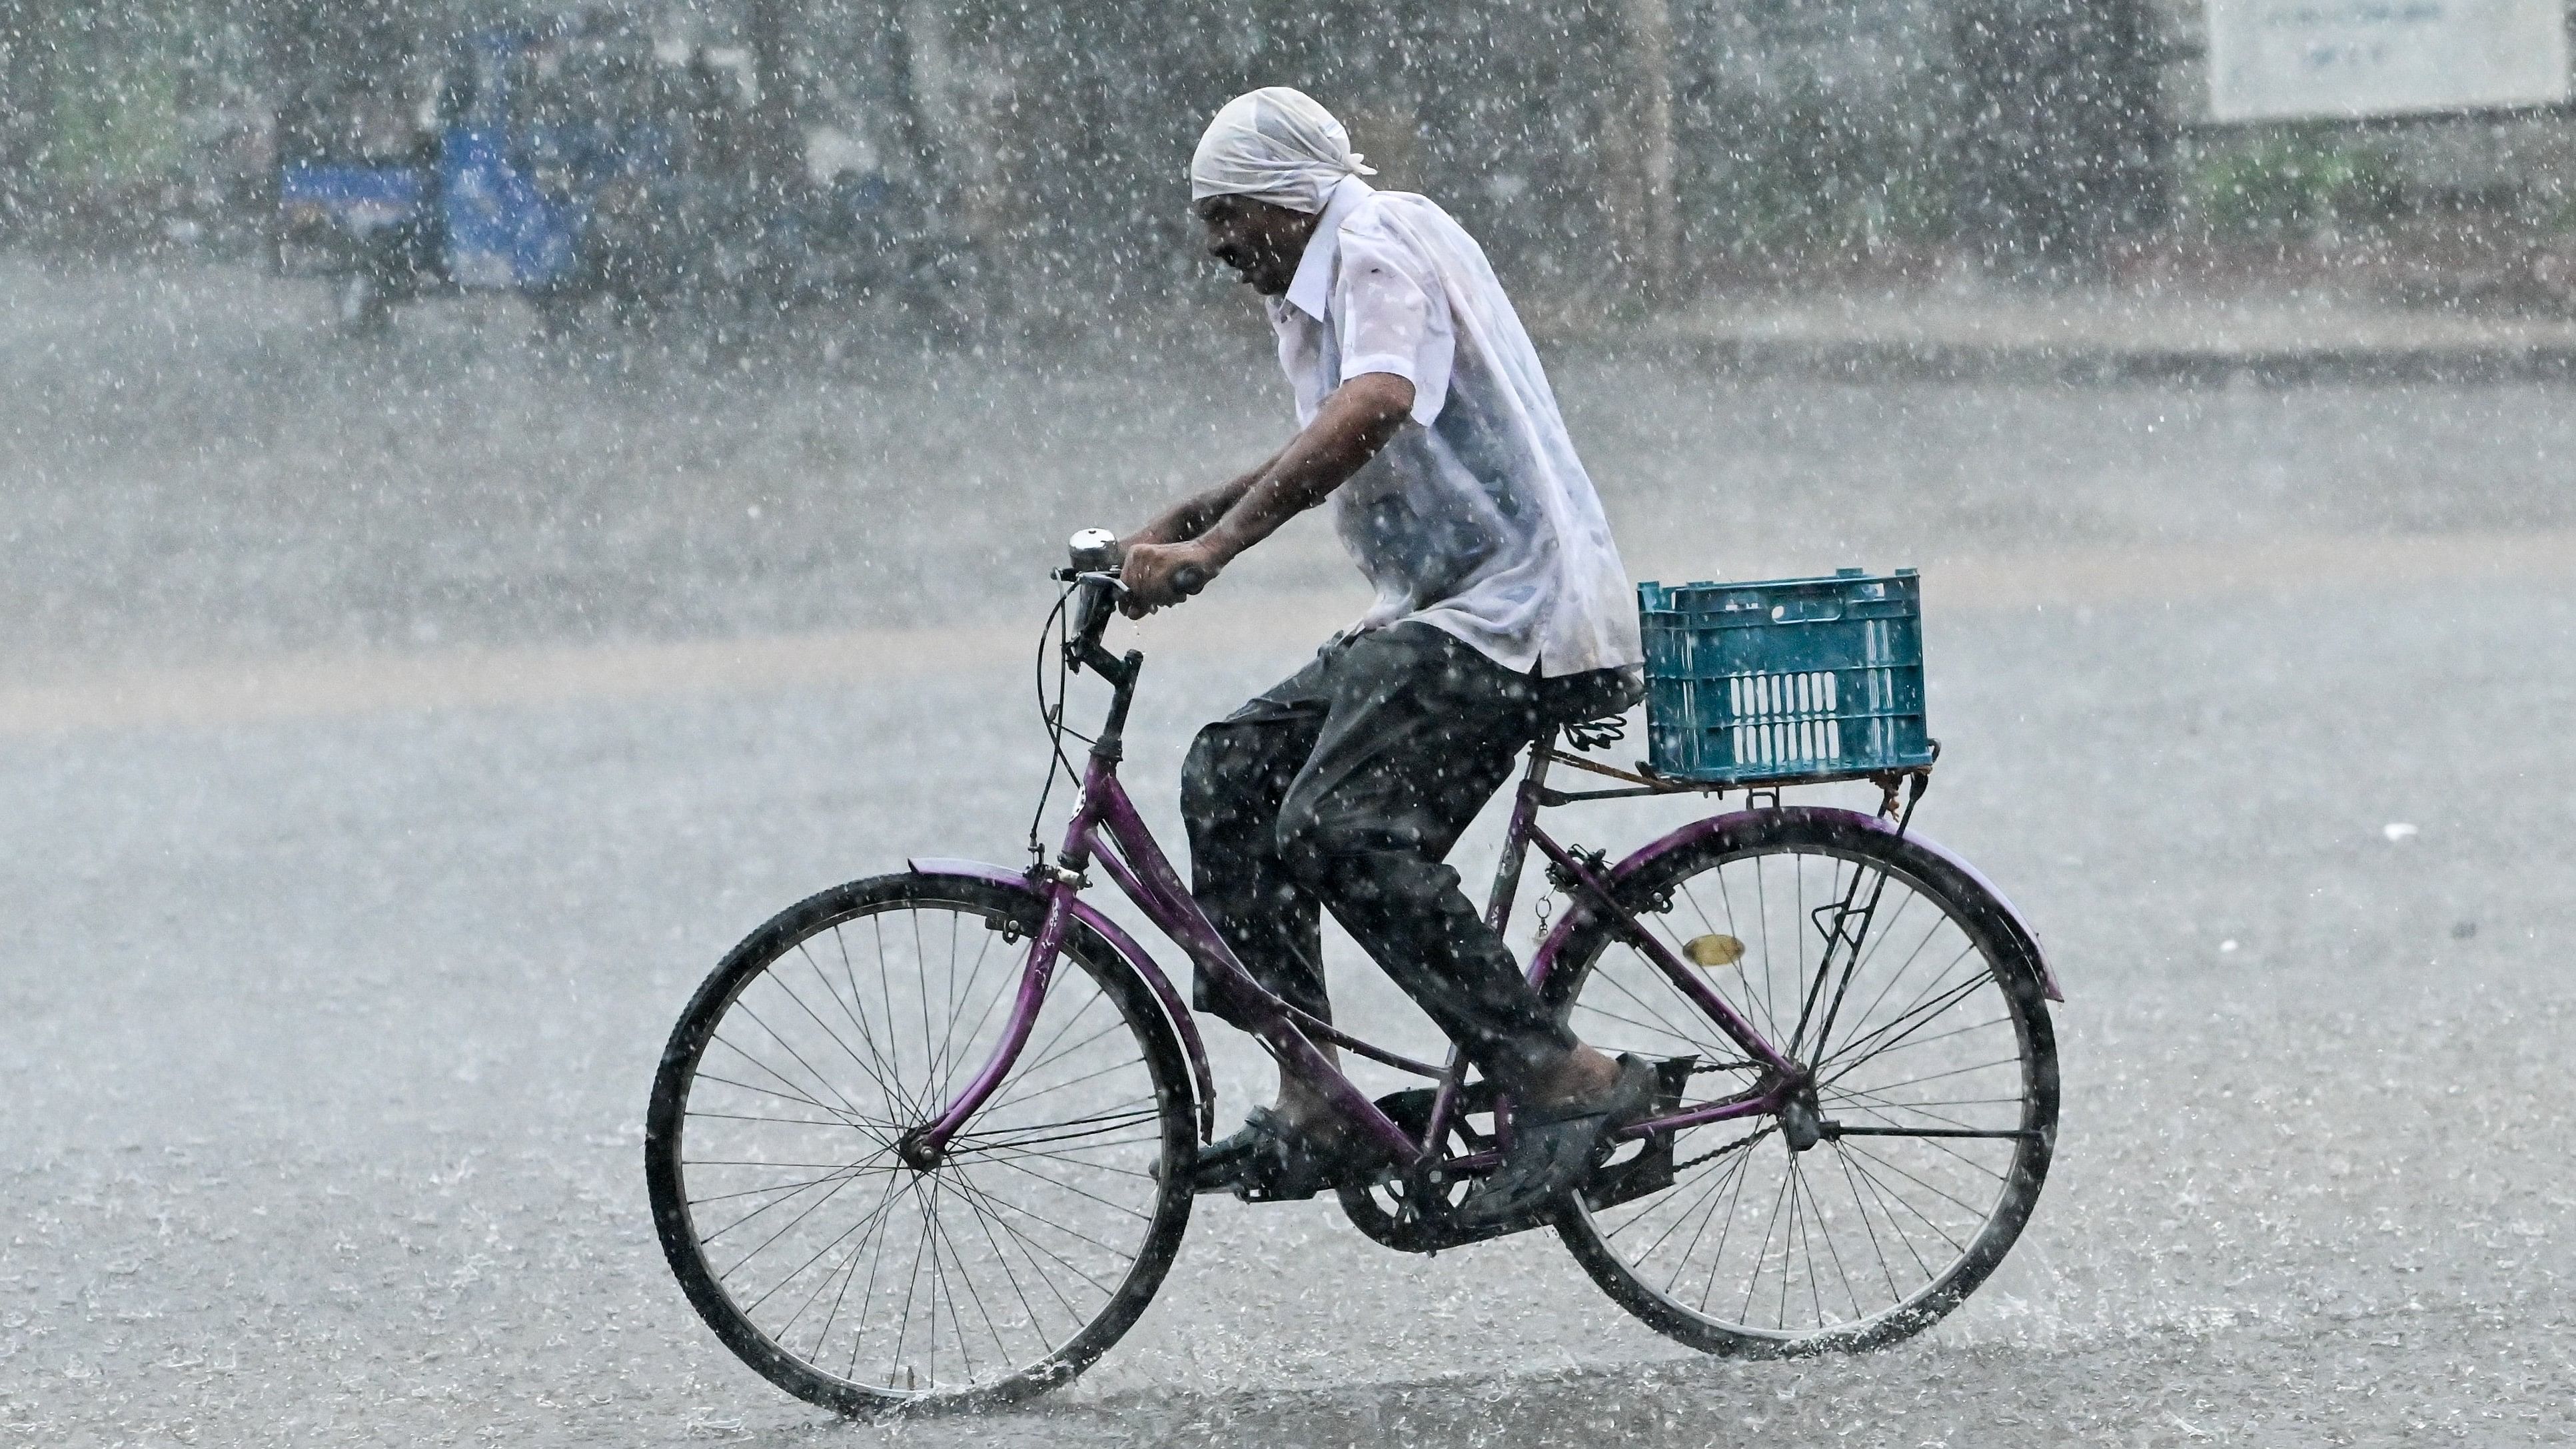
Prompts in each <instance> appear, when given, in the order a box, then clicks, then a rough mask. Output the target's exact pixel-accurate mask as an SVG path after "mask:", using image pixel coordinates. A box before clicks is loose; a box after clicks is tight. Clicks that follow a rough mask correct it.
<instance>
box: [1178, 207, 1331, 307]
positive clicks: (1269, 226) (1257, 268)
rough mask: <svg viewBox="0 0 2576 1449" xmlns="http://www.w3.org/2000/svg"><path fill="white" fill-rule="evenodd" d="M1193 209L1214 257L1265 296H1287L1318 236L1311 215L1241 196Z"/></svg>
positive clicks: (1245, 283) (1209, 250) (1210, 253)
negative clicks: (1299, 262)
mask: <svg viewBox="0 0 2576 1449" xmlns="http://www.w3.org/2000/svg"><path fill="white" fill-rule="evenodd" d="M1190 210H1191V211H1192V212H1194V213H1196V214H1197V216H1198V219H1199V225H1200V226H1202V227H1204V228H1206V230H1207V249H1208V255H1209V256H1212V257H1214V258H1216V259H1217V260H1218V261H1220V262H1223V263H1225V264H1226V265H1227V266H1229V267H1232V268H1234V274H1235V276H1236V277H1237V278H1239V279H1240V280H1241V281H1242V282H1243V284H1244V285H1245V286H1247V287H1250V288H1251V289H1252V290H1254V291H1256V292H1259V293H1260V294H1261V295H1263V296H1265V297H1277V296H1281V295H1283V294H1285V293H1286V292H1287V290H1288V283H1289V281H1290V279H1292V278H1294V277H1295V276H1296V275H1297V259H1298V258H1300V257H1302V256H1304V255H1305V254H1306V238H1308V237H1310V236H1312V235H1314V233H1315V218H1314V217H1312V216H1309V215H1307V214H1306V213H1305V212H1302V211H1291V210H1289V209H1288V208H1287V207H1284V206H1273V205H1271V204H1270V203H1269V202H1266V201H1253V200H1250V199H1249V198H1246V197H1241V196H1211V197H1208V198H1207V199H1206V200H1204V201H1200V202H1198V203H1196V204H1194V205H1193V206H1191V208H1190Z"/></svg>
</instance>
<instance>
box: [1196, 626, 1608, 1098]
mask: <svg viewBox="0 0 2576 1449" xmlns="http://www.w3.org/2000/svg"><path fill="white" fill-rule="evenodd" d="M1637 693H1638V690H1637V687H1636V682H1635V676H1634V674H1633V673H1631V672H1626V671H1619V670H1604V671H1601V672H1599V673H1596V674H1584V675H1574V676H1568V677H1563V678H1555V679H1547V678H1540V677H1537V676H1535V675H1520V674H1515V673H1513V672H1512V671H1510V670H1508V669H1505V668H1503V667H1502V666H1501V665H1498V664H1495V663H1494V662H1493V661H1491V660H1489V659H1487V658H1485V656H1484V655H1482V654H1479V653H1478V652H1476V651H1475V650H1474V649H1473V648H1471V647H1469V646H1468V645H1466V644H1463V643H1461V642H1459V641H1458V640H1457V639H1455V638H1453V637H1451V636H1450V635H1448V634H1446V633H1443V632H1442V631H1440V630H1438V629H1435V628H1432V627H1431V626H1429V625H1427V624H1398V625H1395V626H1393V627H1391V628H1387V629H1380V630H1376V631H1373V632H1371V633H1367V634H1362V635H1359V636H1357V637H1355V638H1350V639H1345V640H1338V641H1336V642H1334V643H1333V644H1330V645H1327V646H1326V647H1325V649H1324V650H1323V652H1322V653H1320V654H1318V655H1317V656H1316V658H1315V660H1314V662H1313V663H1311V664H1309V665H1307V666H1306V667H1305V668H1303V669H1301V670H1299V671H1297V673H1296V674H1294V675H1292V676H1290V677H1289V678H1288V679H1287V680H1285V681H1283V682H1281V683H1280V684H1278V685H1276V686H1274V687H1273V688H1271V689H1269V690H1268V691H1266V692H1264V693H1262V694H1261V695H1260V696H1258V697H1256V698H1255V699H1253V700H1252V701H1251V702H1250V703H1248V704H1246V705H1245V706H1244V707H1243V708H1241V709H1239V710H1236V711H1235V712H1234V713H1233V714H1232V715H1230V716H1228V717H1226V718H1225V719H1222V720H1219V721H1217V722H1216V723H1215V724H1212V725H1209V726H1208V727H1207V728H1206V729H1203V730H1201V731H1200V732H1199V736H1198V739H1197V741H1196V743H1194V744H1193V745H1192V746H1191V748H1190V756H1189V763H1188V765H1187V766H1186V768H1185V769H1184V771H1183V773H1182V776H1181V814H1182V818H1183V819H1184V820H1185V821H1186V822H1187V824H1188V826H1189V832H1190V867H1191V873H1192V876H1193V881H1192V885H1193V889H1194V891H1195V893H1196V895H1197V897H1198V902H1199V905H1200V906H1201V907H1202V908H1203V909H1205V910H1206V911H1207V913H1208V917H1209V919H1210V920H1212V921H1213V922H1214V923H1215V924H1216V927H1217V929H1218V930H1219V931H1221V932H1223V933H1224V935H1225V939H1226V942H1227V944H1228V945H1230V946H1232V947H1233V948H1234V952H1235V954H1236V956H1237V957H1239V958H1240V959H1241V960H1242V962H1243V964H1244V966H1245V967H1246V968H1247V969H1248V970H1249V971H1250V972H1251V973H1252V975H1253V977H1254V978H1255V979H1256V980H1258V981H1260V982H1261V983H1262V984H1263V985H1264V986H1266V987H1268V988H1269V989H1270V990H1271V991H1273V992H1275V993H1277V994H1278V995H1279V996H1280V997H1282V998H1284V999H1285V1000H1287V1001H1288V1002H1290V1003H1292V1004H1293V1005H1295V1006H1297V1007H1299V1008H1300V1009H1302V1010H1305V1011H1308V1012H1312V1013H1313V1014H1314V1015H1316V1016H1318V1017H1320V1018H1323V1019H1324V1020H1327V1021H1329V1020H1331V1019H1332V1002H1331V998H1330V997H1329V995H1328V994H1327V993H1326V991H1325V987H1324V972H1323V957H1322V931H1323V921H1322V917H1321V915H1320V913H1319V909H1318V908H1319V907H1329V908H1330V909H1331V910H1332V912H1333V917H1334V919H1336V920H1338V921H1340V922H1341V923H1342V926H1343V928H1344V929H1345V930H1348V931H1349V932H1350V933H1351V935H1352V937H1353V938H1354V939H1356V940H1357V941H1358V942H1359V943H1360V945H1361V947H1362V948H1363V949H1365V950H1366V951H1367V952H1368V953H1369V955H1370V956H1371V957H1372V958H1374V959H1375V960H1376V961H1377V963H1378V965H1379V966H1381V967H1383V968H1384V969H1385V970H1386V972H1387V974H1388V975H1390V976H1392V977H1394V978H1395V981H1396V984H1397V985H1399V986H1401V987H1403V988H1404V990H1405V991H1406V993H1407V994H1409V995H1411V996H1412V997H1413V999H1414V1000H1415V1001H1416V1002H1418V1003H1420V1004H1421V1006H1422V1009H1423V1010H1424V1011H1425V1012H1427V1013H1428V1014H1429V1015H1430V1017H1431V1019H1432V1020H1433V1021H1434V1022H1436V1023H1438V1024H1439V1026H1440V1028H1441V1029H1442V1030H1443V1031H1445V1032H1447V1033H1448V1034H1449V1036H1450V1038H1451V1040H1453V1041H1456V1042H1457V1043H1458V1044H1459V1045H1461V1046H1463V1047H1464V1048H1466V1051H1467V1056H1468V1059H1469V1060H1470V1061H1472V1062H1474V1063H1475V1064H1476V1065H1477V1066H1478V1067H1479V1068H1481V1069H1482V1070H1483V1071H1484V1073H1485V1075H1486V1076H1487V1077H1488V1078H1490V1079H1492V1080H1494V1081H1495V1082H1496V1083H1498V1084H1499V1085H1501V1086H1502V1087H1503V1089H1504V1090H1506V1091H1509V1092H1513V1093H1514V1094H1516V1095H1519V1094H1524V1093H1526V1091H1527V1089H1528V1083H1529V1081H1530V1078H1531V1077H1532V1075H1533V1074H1534V1073H1541V1072H1545V1071H1547V1070H1548V1069H1550V1068H1552V1067H1553V1066H1554V1065H1555V1064H1556V1063H1557V1062H1558V1060H1559V1059H1560V1058H1562V1057H1563V1055H1564V1054H1565V1053H1566V1052H1567V1051H1568V1050H1570V1049H1571V1048H1572V1047H1573V1045H1574V1037H1573V1034H1572V1033H1571V1032H1569V1031H1567V1030H1566V1028H1565V1027H1564V1025H1563V1024H1562V1023H1559V1022H1557V1021H1555V1020H1553V1019H1551V1018H1550V1017H1549V1015H1548V1013H1547V1011H1546V1010H1545V1009H1544V1008H1543V1007H1542V1006H1541V1005H1540V1004H1539V1000H1538V995H1537V993H1536V992H1534V991H1532V990H1531V989H1530V986H1529V983H1528V982H1527V981H1526V980H1524V979H1523V978H1522V975H1521V968H1520V964H1519V963H1518V962H1516V961H1515V960H1513V959H1512V953H1511V951H1510V949H1509V948H1508V947H1507V946H1505V945H1504V943H1503V939H1502V937H1501V936H1500V935H1499V934H1497V933H1496V932H1495V931H1494V930H1493V929H1492V928H1491V927H1488V926H1487V925H1486V924H1485V922H1484V921H1483V919H1482V918H1481V917H1480V916H1479V915H1478V913H1477V908H1476V906H1475V905H1474V904H1473V903H1472V902H1470V901H1469V900H1468V899H1467V896H1466V893H1465V892H1464V891H1462V890H1461V889H1460V888H1459V880H1458V873H1457V872H1456V871H1454V870H1452V869H1450V868H1449V867H1448V866H1447V865H1445V864H1443V863H1442V862H1443V860H1444V858H1445V857H1446V856H1447V855H1448V854H1449V849H1450V847H1451V846H1453V845H1455V844H1456V843H1457V840H1458V835H1459V833H1460V832H1461V831H1463V830H1465V829H1466V828H1467V825H1468V823H1469V822H1470V821H1472V820H1474V819H1475V816H1476V812H1477V811H1478V810H1479V809H1482V808H1483V806H1484V804H1485V801H1486V800H1488V799H1489V798H1491V797H1492V795H1493V793H1494V791H1495V790H1496V789H1497V788H1499V787H1500V786H1501V785H1502V783H1503V782H1504V781H1505V780H1506V779H1508V778H1510V776H1511V773H1512V766H1513V763H1514V760H1515V759H1516V757H1517V755H1518V752H1519V751H1520V749H1521V748H1522V747H1523V746H1525V745H1527V744H1528V743H1529V742H1530V741H1531V739H1533V738H1534V737H1535V736H1536V735H1537V734H1538V732H1539V730H1540V729H1541V728H1542V727H1544V726H1546V725H1551V724H1562V723H1564V722H1566V721H1569V720H1576V719H1590V718H1596V717H1598V716H1600V715H1604V714H1610V713H1615V712H1617V711H1619V710H1622V709H1625V708H1627V707H1628V705H1630V704H1632V703H1634V702H1635V700H1636V696H1637ZM1196 994H1197V997H1198V1006H1199V1008H1200V1009H1201V1010H1203V1011H1208V1012H1212V1013H1214V1014H1216V1015H1218V1016H1220V1017H1225V1016H1228V1015H1229V1012H1228V1004H1227V1003H1225V1002H1223V1001H1219V1000H1214V999H1212V997H1213V993H1211V991H1210V990H1209V988H1208V985H1207V983H1206V982H1205V981H1204V980H1202V981H1200V982H1199V983H1198V990H1197V993H1196Z"/></svg>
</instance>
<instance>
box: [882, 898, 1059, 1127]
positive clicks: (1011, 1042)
mask: <svg viewBox="0 0 2576 1449" xmlns="http://www.w3.org/2000/svg"><path fill="white" fill-rule="evenodd" d="M1073 892H1074V883H1073V882H1071V881H1067V880H1062V879H1055V880H1050V881H1049V883H1048V888H1047V894H1046V914H1045V915H1044V916H1042V917H1040V918H1039V921H1038V930H1037V934H1036V935H1035V936H1033V937H1031V938H1030V940H1029V957H1028V964H1027V965H1025V966H1023V967H1022V968H1021V970H1020V992H1019V996H1018V997H1017V998H1016V999H1014V1000H1013V1001H1012V1003H1011V1015H1010V1017H1009V1019H1008V1020H1006V1021H1005V1022H1003V1024H1002V1039H1001V1040H1000V1041H999V1042H997V1043H996V1044H995V1045H994V1050H993V1054H992V1056H991V1057H989V1058H987V1059H986V1060H985V1062H984V1065H983V1068H982V1069H981V1070H980V1071H978V1072H976V1073H975V1078H974V1080H972V1081H970V1082H968V1083H967V1084H966V1090H964V1091H962V1092H960V1093H958V1094H957V1097H956V1099H955V1100H954V1101H952V1102H950V1103H949V1104H948V1108H947V1110H946V1111H943V1112H941V1113H940V1114H939V1116H938V1117H937V1118H935V1119H933V1120H932V1121H931V1122H929V1123H928V1124H926V1125H924V1126H920V1127H915V1128H914V1129H912V1130H911V1131H909V1132H906V1133H905V1134H903V1136H902V1137H900V1138H898V1139H896V1141H895V1149H894V1150H895V1155H896V1156H897V1157H900V1158H902V1159H903V1160H904V1161H905V1162H906V1163H907V1164H909V1165H911V1166H913V1167H915V1168H918V1169H920V1170H922V1171H924V1172H927V1171H929V1170H930V1169H932V1168H934V1167H937V1166H938V1165H939V1164H940V1162H941V1161H942V1160H943V1159H945V1158H946V1157H947V1155H948V1140H949V1139H950V1138H952V1137H954V1136H956V1135H957V1132H958V1130H959V1129H960V1128H962V1127H964V1126H965V1125H966V1120H967V1119H968V1118H970V1117H972V1116H974V1115H975V1113H976V1112H977V1111H979V1110H980V1109H982V1107H983V1105H984V1103H985V1102H986V1101H987V1100H988V1099H990V1098H991V1097H992V1095H993V1092H994V1090H995V1089H996V1088H998V1087H1000V1086H1001V1085H1002V1079H1003V1078H1004V1077H1007V1076H1009V1075H1010V1073H1011V1068H1012V1067H1013V1066H1016V1065H1017V1064H1018V1063H1019V1060H1020V1053H1021V1051H1022V1050H1024V1049H1025V1048H1026V1047H1027V1046H1028V1044H1029V1034H1030V1033H1031V1032H1033V1031H1035V1030H1036V1029H1037V1024H1038V1012H1039V1011H1040V1010H1041V1009H1042V1008H1043V1007H1045V1005H1046V994H1047V983H1049V982H1050V981H1053V980H1054V979H1055V968H1056V963H1057V962H1058V961H1059V960H1061V959H1062V958H1063V954H1064V933H1065V930H1066V929H1067V926H1068V924H1069V923H1070V922H1071V921H1072V919H1073V909H1072V907H1073Z"/></svg>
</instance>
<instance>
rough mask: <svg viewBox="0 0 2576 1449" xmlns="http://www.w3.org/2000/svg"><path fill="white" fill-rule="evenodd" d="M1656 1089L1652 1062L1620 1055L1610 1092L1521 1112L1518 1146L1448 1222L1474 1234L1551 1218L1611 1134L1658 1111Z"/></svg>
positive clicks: (1516, 1114) (1515, 1126) (1515, 1124)
mask: <svg viewBox="0 0 2576 1449" xmlns="http://www.w3.org/2000/svg"><path fill="white" fill-rule="evenodd" d="M1655 1087H1656V1080H1655V1068H1654V1064H1653V1063H1651V1062H1648V1061H1646V1060H1645V1059H1643V1058H1641V1057H1634V1056H1622V1057H1620V1058H1619V1075H1618V1079H1617V1081H1616V1082H1614V1083H1613V1084H1612V1085H1611V1086H1610V1088H1609V1090H1608V1091H1606V1092H1603V1093H1600V1094H1597V1095H1594V1096H1592V1097H1589V1098H1588V1099H1580V1100H1577V1101H1575V1102H1571V1103H1566V1104H1562V1105H1559V1106H1554V1107H1532V1108H1527V1109H1515V1110H1514V1111H1513V1113H1512V1150H1511V1151H1510V1152H1509V1153H1507V1154H1506V1155H1505V1156H1504V1158H1503V1164H1502V1166H1500V1167H1498V1168H1496V1169H1494V1172H1493V1175H1492V1176H1490V1177H1487V1178H1486V1179H1485V1180H1484V1181H1482V1182H1480V1183H1478V1184H1477V1185H1476V1188H1475V1190H1474V1191H1473V1192H1470V1193H1469V1194H1468V1195H1467V1200H1466V1201H1465V1202H1462V1203H1460V1204H1459V1205H1458V1210H1457V1212H1456V1213H1455V1214H1454V1215H1453V1216H1452V1217H1451V1219H1450V1221H1451V1222H1452V1223H1454V1224H1455V1225H1456V1226H1458V1227H1460V1228H1462V1229H1466V1230H1469V1231H1476V1230H1481V1229H1485V1228H1498V1227H1502V1226H1505V1225H1507V1224H1514V1223H1525V1224H1527V1225H1530V1226H1536V1225H1537V1224H1538V1223H1541V1222H1544V1221H1546V1219H1547V1217H1548V1215H1549V1214H1551V1213H1552V1212H1554V1211H1555V1209H1556V1205H1557V1204H1558V1202H1559V1201H1561V1200H1562V1199H1563V1198H1564V1197H1565V1195H1566V1194H1567V1193H1569V1192H1572V1191H1574V1190H1575V1189H1576V1188H1578V1187H1581V1186H1582V1185H1583V1180H1584V1179H1585V1178H1587V1177H1590V1176H1591V1175H1592V1169H1593V1165H1594V1163H1595V1162H1596V1161H1597V1160H1598V1159H1599V1158H1600V1156H1601V1149H1602V1147H1603V1146H1604V1145H1605V1144H1607V1143H1608V1142H1609V1140H1610V1134H1611V1133H1613V1132H1616V1131H1618V1130H1619V1129H1620V1128H1622V1127H1625V1126H1627V1125H1628V1124H1629V1123H1631V1122H1635V1121H1639V1120H1641V1119H1643V1118H1645V1117H1647V1116H1650V1115H1652V1113H1653V1112H1654V1110H1655Z"/></svg>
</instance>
